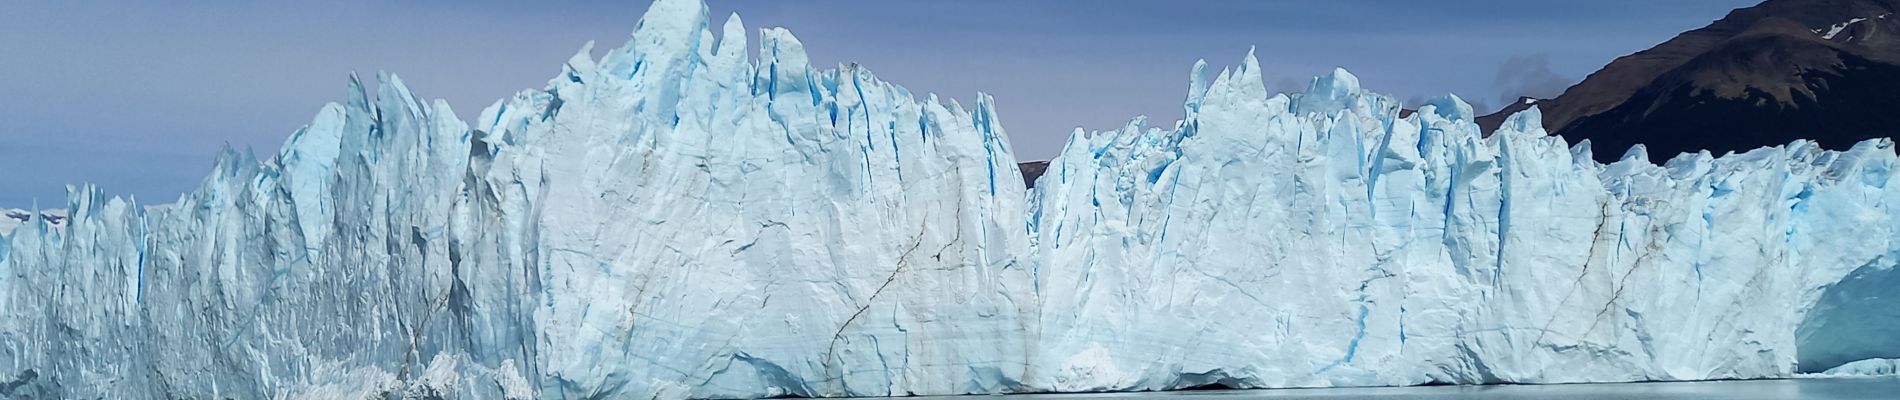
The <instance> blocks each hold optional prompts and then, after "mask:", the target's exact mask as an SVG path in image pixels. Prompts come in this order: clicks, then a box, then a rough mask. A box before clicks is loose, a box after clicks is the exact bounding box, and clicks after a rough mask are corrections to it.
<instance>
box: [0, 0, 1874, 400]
mask: <svg viewBox="0 0 1900 400" xmlns="http://www.w3.org/2000/svg"><path fill="white" fill-rule="evenodd" d="M718 32H719V34H718V35H715V34H714V27H713V26H712V25H711V20H710V19H709V18H708V15H707V10H706V7H705V6H704V5H703V4H701V3H700V2H699V1H698V0H661V1H657V2H655V4H654V5H653V6H652V8H651V9H650V10H649V11H648V12H647V14H646V15H645V16H644V17H643V18H642V19H641V21H640V24H639V26H638V28H637V29H636V30H635V32H634V34H633V36H632V38H631V39H630V40H629V41H628V43H627V44H626V45H625V46H624V47H621V48H619V49H615V50H610V51H607V52H606V54H605V55H604V56H602V57H600V58H598V59H596V58H595V57H593V56H592V54H593V50H592V45H591V44H589V45H588V46H586V47H583V48H582V49H581V50H580V51H579V52H578V53H577V54H576V55H575V56H574V57H573V58H571V59H569V60H567V62H566V63H565V64H563V65H562V66H561V70H560V72H559V74H557V76H555V77H554V78H553V79H551V80H550V81H549V83H548V85H547V87H546V88H544V89H539V90H528V91H523V92H520V93H518V94H516V95H515V96H514V97H512V98H509V99H505V100H502V101H499V102H497V103H495V104H494V105H492V106H489V107H488V108H487V109H486V110H484V111H483V112H481V113H480V114H479V115H477V116H476V117H475V118H474V119H473V120H472V121H465V120H463V119H461V118H459V117H457V116H456V114H455V113H454V111H453V110H451V109H450V107H449V106H448V105H447V104H446V103H445V102H442V101H440V100H436V101H425V100H422V99H420V98H418V97H417V96H416V95H414V94H412V93H411V92H410V91H409V90H408V89H407V88H406V87H404V85H403V84H402V82H401V79H399V78H397V77H395V76H393V75H384V76H381V77H379V81H380V82H381V84H380V85H378V86H376V87H375V88H374V89H373V90H372V89H371V88H369V86H368V85H365V84H363V83H362V82H361V80H359V79H354V78H353V79H352V81H351V84H350V86H349V91H348V100H347V101H346V102H343V103H340V104H330V105H327V106H325V107H323V108H322V109H321V110H320V111H319V112H318V113H317V116H316V117H315V119H314V120H313V121H311V123H310V124H309V125H307V126H305V127H303V128H301V129H299V130H297V131H296V132H295V133H294V134H293V135H292V136H291V137H290V139H289V140H288V141H287V142H286V143H285V145H284V147H283V148H282V150H280V151H279V152H278V153H276V154H274V155H269V156H268V157H264V158H261V159H260V158H259V157H258V156H256V155H252V154H248V153H239V152H235V151H229V150H227V151H225V152H223V153H221V154H220V155H219V156H218V158H217V162H216V165H215V167H214V170H213V171H212V173H211V174H210V175H209V176H207V177H206V178H205V180H204V182H203V184H202V186H201V187H199V188H198V189H196V190H195V191H192V192H190V193H187V194H185V195H183V196H181V197H180V198H178V199H177V200H176V201H174V202H170V203H164V204H156V205H141V204H139V202H138V201H136V200H134V199H129V198H116V197H108V196H106V195H104V192H103V191H102V190H100V189H98V188H95V187H92V186H79V187H75V188H73V189H72V190H70V192H71V194H70V195H69V198H68V200H67V202H66V204H65V207H64V211H63V214H54V213H36V212H20V213H17V214H21V215H25V217H24V219H25V220H24V221H23V223H22V224H19V226H18V227H15V228H12V230H11V232H3V233H0V271H6V273H5V274H4V275H0V310H4V311H0V313H5V314H6V316H7V317H6V318H4V319H0V396H5V397H9V398H154V399H156V398H260V399H261V398H280V399H292V398H325V399H327V398H388V397H403V398H475V399H504V398H746V397H768V396H803V397H832V396H885V395H939V394H970V393H1022V392H1077V391H1134V390H1168V389H1182V388H1193V387H1205V386H1224V387H1234V388H1280V387H1324V386H1378V385H1418V384H1486V383H1567V382H1626V381H1650V380H1703V379H1749V378H1781V377H1794V376H1797V375H1801V376H1806V374H1812V373H1820V374H1821V375H1826V374H1829V373H1833V374H1851V373H1878V372H1882V371H1889V370H1891V368H1890V366H1891V361H1890V360H1887V359H1892V358H1896V357H1900V343H1896V342H1894V341H1893V340H1892V339H1891V338H1892V337H1894V334H1895V333H1900V311H1896V310H1900V299H1896V298H1895V296H1894V295H1893V291H1894V289H1893V288H1895V287H1896V286H1895V285H1896V284H1900V274H1896V273H1895V272H1894V266H1895V265H1896V263H1900V258H1896V257H1897V256H1900V230H1897V229H1896V227H1900V211H1896V210H1895V209H1894V206H1895V205H1896V201H1900V190H1889V189H1888V187H1889V184H1890V183H1892V182H1893V181H1894V179H1895V177H1894V174H1893V170H1894V167H1895V165H1896V163H1897V162H1900V158H1897V157H1896V156H1895V151H1894V146H1893V143H1892V142H1890V141H1886V140H1874V141H1868V142H1863V143H1860V144H1859V145H1857V146H1855V147H1853V148H1852V149H1847V150H1844V151H1830V150H1825V149H1821V148H1819V147H1818V146H1816V145H1815V144H1813V143H1810V142H1796V143H1792V144H1789V145H1785V146H1779V147H1771V148H1763V149H1758V150H1754V151H1750V152H1746V153H1741V154H1728V155H1723V156H1721V157H1716V156H1713V155H1710V154H1707V153H1699V154H1685V155H1682V156H1680V157H1676V158H1674V159H1671V160H1667V161H1665V162H1663V163H1661V164H1660V165H1659V164H1656V163H1654V162H1652V161H1651V160H1648V159H1646V158H1645V154H1646V153H1645V152H1644V151H1643V150H1642V149H1640V148H1637V149H1632V150H1631V151H1630V152H1629V153H1628V155H1627V156H1625V157H1623V158H1622V160H1621V161H1618V162H1615V163H1611V164H1607V165H1605V164H1599V163H1597V162H1595V161H1593V160H1592V158H1591V157H1590V154H1588V151H1589V150H1588V149H1589V148H1590V147H1589V146H1588V144H1583V145H1578V146H1567V145H1566V144H1565V142H1564V141H1563V140H1562V139H1560V138H1557V137H1552V136H1549V135H1548V134H1547V133H1546V132H1545V131H1544V130H1543V128H1542V127H1541V126H1539V121H1541V120H1542V118H1541V117H1540V116H1539V115H1538V114H1537V111H1536V109H1535V108H1531V109H1530V110H1528V111H1525V112H1523V113H1520V114H1518V115H1516V116H1513V117H1511V118H1510V120H1509V121H1507V122H1506V123H1505V124H1504V126H1503V127H1502V128H1500V129H1499V130H1498V131H1497V132H1496V133H1495V134H1493V135H1490V136H1486V135H1483V134H1481V133H1480V132H1479V130H1478V128H1477V126H1476V125H1475V124H1474V122H1473V117H1474V113H1473V110H1472V109H1471V107H1470V106H1469V105H1468V104H1466V103H1465V102H1464V101H1462V100H1460V99H1459V98H1457V97H1455V96H1445V97H1440V98H1435V99H1432V100H1429V101H1428V102H1426V104H1422V105H1415V106H1416V107H1418V108H1417V110H1416V112H1415V113H1409V115H1405V116H1403V117H1402V116H1401V114H1407V113H1404V112H1402V110H1401V107H1402V106H1406V105H1402V104H1400V103H1399V102H1398V101H1396V99H1394V98H1392V97H1388V96H1383V95H1379V94H1376V93H1373V92H1370V91H1367V90H1364V89H1362V88H1361V87H1360V86H1359V83H1358V79H1357V78H1356V77H1354V76H1353V75H1351V74H1350V73H1347V72H1345V71H1344V70H1337V71H1334V72H1332V73H1330V74H1327V75H1324V76H1321V77H1318V78H1316V79H1314V80H1313V81H1312V84H1311V85H1310V86H1309V88H1308V89H1307V90H1306V91H1304V92H1301V93H1294V94H1271V93H1269V92H1268V91H1267V90H1266V89H1265V85H1264V84H1263V82H1262V78H1261V76H1262V74H1261V71H1260V67H1259V65H1258V62H1257V61H1256V58H1255V56H1254V55H1253V54H1251V53H1250V54H1248V55H1247V56H1246V57H1245V58H1244V59H1243V60H1242V61H1241V63H1240V64H1239V65H1237V66H1235V67H1232V68H1229V69H1225V70H1222V71H1220V72H1218V73H1215V74H1212V75H1213V77H1212V78H1211V79H1210V78H1209V75H1210V73H1209V66H1208V65H1207V64H1206V63H1205V62H1202V63H1198V64H1196V65H1195V66H1194V67H1193V68H1192V69H1191V70H1190V74H1189V79H1188V80H1187V83H1188V94H1187V96H1186V99H1185V101H1184V102H1183V117H1182V118H1181V119H1180V120H1178V121H1176V122H1174V123H1173V124H1171V125H1169V126H1161V127H1149V126H1147V121H1146V119H1145V118H1137V119H1135V120H1134V121H1132V122H1131V123H1130V124H1129V125H1128V126H1126V127H1124V128H1121V129H1118V130H1113V131H1105V132H1084V131H1082V130H1079V129H1078V130H1077V131H1076V132H1074V133H1072V134H1071V137H1070V140H1069V143H1068V145H1067V146H1066V147H1065V148H1064V150H1063V151H1062V153H1061V154H1060V155H1059V156H1058V157H1057V158H1056V159H1054V160H1052V161H1051V162H1050V165H1049V167H1048V170H1047V172H1046V173H1045V174H1043V175H1042V176H1041V177H1040V178H1039V180H1038V181H1036V184H1035V185H1034V189H1025V185H1024V182H1023V181H1022V179H1020V178H1019V176H1020V175H1019V174H1020V172H1019V171H1018V170H1017V164H1016V160H1015V156H1014V153H1013V151H1012V150H1011V148H1010V146H1009V140H1008V138H1009V136H1008V134H1007V133H1006V132H1005V130H1004V129H1003V127H1002V124H1001V123H1000V120H1001V117H1000V114H999V112H998V110H997V107H996V105H995V101H994V100H992V99H991V98H990V97H988V96H986V95H981V94H979V95H978V96H977V97H976V99H975V101H974V103H973V104H970V105H968V106H965V105H963V104H960V103H959V102H957V101H955V100H950V99H940V98H938V97H936V96H935V95H924V96H922V97H921V98H919V96H918V95H916V94H914V93H911V92H910V91H909V90H907V89H904V88H903V87H901V86H897V85H894V84H891V83H887V82H884V81H882V80H879V79H877V78H876V77H875V76H874V75H873V74H872V73H871V72H870V71H869V70H867V69H865V68H863V67H860V66H857V65H844V66H839V67H838V68H835V69H823V70H820V69H816V68H814V67H813V66H812V65H811V64H810V61H809V59H808V57H806V55H805V51H804V45H803V44H802V43H800V42H799V41H798V40H797V39H796V38H795V37H794V36H792V35H791V33H790V32H789V31H786V30H784V29H779V28H771V29H763V30H759V31H757V33H756V34H757V36H750V35H748V32H747V31H746V29H745V28H744V25H743V23H742V22H741V21H740V19H739V18H738V16H737V15H733V16H731V17H730V18H728V19H727V20H726V21H725V22H724V24H723V25H721V26H719V27H718ZM749 37H752V38H756V39H755V40H756V41H757V42H756V46H757V47H756V56H755V55H754V54H753V53H752V52H753V51H754V49H753V48H752V47H749V46H751V44H749V43H748V39H749ZM754 57H756V59H754ZM50 215H62V216H64V217H65V218H64V219H63V223H61V224H54V223H52V221H49V218H48V216H50ZM596 308H598V309H599V310H595V309H596ZM1863 370H1865V371H1873V372H1860V371H1863Z"/></svg>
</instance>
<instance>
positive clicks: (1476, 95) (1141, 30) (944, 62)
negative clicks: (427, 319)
mask: <svg viewBox="0 0 1900 400" xmlns="http://www.w3.org/2000/svg"><path fill="white" fill-rule="evenodd" d="M709 3H710V6H711V8H712V9H711V15H710V18H711V19H712V20H713V23H714V24H715V26H716V25H717V24H718V23H720V22H723V21H724V19H725V17H726V15H728V14H731V13H734V12H737V13H739V14H741V15H742V16H743V18H744V20H745V22H746V25H747V28H748V29H752V30H754V31H756V29H758V28H762V27H774V26H785V27H788V28H790V29H791V30H792V31H793V32H794V33H795V34H797V35H798V36H799V38H800V39H801V41H803V42H804V43H805V44H806V46H807V49H808V51H809V53H810V55H811V58H812V61H813V64H814V66H818V67H830V66H834V65H838V64H845V63H852V62H856V63H860V64H862V65H865V66H866V67H868V68H870V69H871V70H872V71H875V72H876V73H877V74H878V75H879V77H880V78H883V79H885V80H888V81H891V82H893V83H897V84H900V85H904V86H906V87H908V88H910V89H911V90H912V91H914V92H917V93H920V95H921V93H925V92H934V93H938V94H940V95H941V96H944V97H947V98H952V99H957V100H959V101H961V102H963V103H966V104H968V103H970V102H971V101H972V99H973V97H974V94H975V93H977V92H978V91H982V92H986V93H990V94H992V95H994V96H995V98H996V100H997V104H998V109H999V113H1000V114H1001V118H1000V120H1001V121H1002V123H1003V125H1004V126H1005V127H1006V128H1007V130H1008V132H1009V134H1010V136H1011V139H1012V141H1013V142H1014V144H1015V148H1016V151H1017V156H1018V158H1020V159H1023V160H1033V159H1046V158H1048V157H1051V156H1053V155H1054V154H1055V153H1056V151H1057V150H1058V149H1059V148H1060V147H1061V145H1062V142H1063V140H1064V139H1066V138H1067V136H1068V133H1069V132H1070V131H1071V130H1073V129H1074V128H1076V127H1078V126H1080V127H1083V128H1085V129H1088V130H1107V129H1115V128H1119V127H1121V126H1122V125H1124V124H1126V122H1127V121H1128V120H1129V119H1131V118H1133V117H1135V116H1137V115H1147V116H1149V117H1151V119H1152V120H1154V121H1172V120H1174V119H1177V118H1179V117H1180V116H1181V110H1180V101H1181V98H1182V96H1183V95H1185V93H1186V90H1187V88H1186V81H1187V78H1186V76H1187V71H1188V68H1189V67H1190V66H1191V65H1192V64H1193V63H1194V61H1195V60H1197V59H1206V60H1208V61H1209V63H1210V64H1211V65H1212V66H1213V69H1215V70H1219V69H1220V68H1222V67H1226V66H1232V65H1234V64H1236V63H1237V62H1238V61H1239V60H1240V58H1241V57H1242V56H1243V55H1244V54H1246V52H1247V51H1248V49H1249V48H1250V47H1251V48H1256V50H1255V51H1256V53H1257V54H1258V56H1259V58H1260V62H1261V66H1262V69H1263V70H1264V71H1265V74H1266V82H1267V85H1268V86H1269V87H1268V89H1270V90H1274V91H1285V90H1291V89H1296V88H1302V87H1304V86H1305V84H1306V82H1307V81H1308V80H1309V79H1310V78H1311V77H1312V76H1315V75H1318V74H1321V73H1324V72H1326V71H1328V70H1330V69H1331V68H1333V67H1335V66H1338V67H1344V68H1347V69H1348V70H1351V71H1353V72H1354V73H1355V74H1357V75H1358V76H1359V77H1360V78H1361V80H1362V82H1363V83H1364V86H1365V87H1366V88H1368V89H1371V90H1374V91H1377V92H1381V93H1386V94H1391V95H1393V96H1396V97H1398V98H1400V99H1421V98H1424V97H1428V96H1435V95H1440V94H1444V93H1448V92H1450V93H1458V94H1459V95H1461V96H1463V97H1465V98H1467V99H1470V100H1471V101H1472V102H1473V103H1474V105H1477V106H1481V108H1484V109H1486V110H1490V109H1496V108H1497V107H1499V106H1502V105H1503V104H1504V103H1505V102H1507V101H1508V99H1511V98H1515V97H1516V96H1519V95H1529V96H1536V97H1548V96H1553V95H1555V94H1556V93H1558V92H1561V90H1562V89H1563V88H1564V87H1566V86H1568V85H1569V84H1572V83H1575V82H1576V81H1577V80H1579V79H1581V78H1583V77H1584V76H1585V75H1586V74H1588V73H1589V72H1591V71H1594V70H1595V69H1597V68H1599V67H1601V66H1602V65H1603V64H1605V63H1608V62H1609V61H1611V60H1612V59H1614V58H1615V57H1618V56H1621V55H1625V54H1629V53H1632V52H1635V51H1638V50H1641V49H1644V48H1647V47H1649V46H1652V45H1654V44H1656V43H1659V42H1662V41H1663V40H1667V39H1668V38H1670V37H1672V36H1674V35H1675V34H1676V33H1678V32H1681V31H1685V30H1689V29H1693V28H1697V27H1700V26H1702V25H1705V24H1707V23H1708V22H1710V21H1713V20H1715V19H1717V18H1720V17H1721V16H1722V15H1724V14H1726V13H1727V12H1728V10H1729V9H1732V8H1735V7H1742V6H1746V5H1750V4H1753V3H1754V2H1753V1H1733V0H1723V1H1710V2H1644V1H1634V0H1618V1H1610V2H1596V3H1588V4H1516V3H1514V4H1487V3H1482V2H1452V3H1449V4H1446V3H1433V4H1410V3H1407V4H1383V3H1379V2H1374V1H1369V0H1363V1H1343V2H1332V3H1325V4H1304V3H1282V2H1271V3H1253V2H1227V1H1214V2H1196V3H1190V4H1158V3H1149V2H1135V1H1109V2H1097V3H1089V4H1088V6H1087V7H1076V4H1075V3H1067V2H1061V3H1058V2H1003V1H977V2H960V3H924V2H898V3H882V2H864V1H814V2H798V3H785V2H756V1H741V2H724V1H711V2H709ZM646 5H647V2H644V1H635V2H625V3H621V2H603V1H565V2H555V3H551V4H545V5H542V4H537V5H526V4H516V3H506V2H485V1H483V2H469V3H461V2H445V1H435V0H429V1H417V2H403V3H395V2H377V1H366V0H365V1H342V2H332V3H326V4H301V3H300V4H251V3H216V4H211V3H192V4H183V5H171V6H162V5H153V4H146V3H137V2H125V1H103V2H86V3H82V4H75V3H63V2H62V3H23V4H14V5H10V8H11V9H12V12H10V13H8V14H7V15H0V54H7V55H8V57H7V62H5V63H0V75H4V76H7V77H8V78H6V79H4V80H0V92H4V93H8V94H11V96H5V97H4V100H0V108H4V109H7V110H10V111H11V112H10V113H8V116H7V117H6V118H0V141H4V143H0V171H6V172H9V173H8V174H7V176H8V179H7V181H6V183H5V184H3V185H0V208H7V207H28V206H31V205H32V203H33V202H34V201H35V200H37V201H38V203H39V205H40V207H42V208H54V207H60V206H61V205H62V204H64V201H65V189H64V186H65V185H67V184H74V185H77V184H80V183H82V182H93V183H95V184H97V185H99V186H100V187H101V188H102V189H103V190H104V191H106V192H107V193H108V194H112V195H136V196H137V197H139V198H140V201H141V202H142V203H147V204H151V203H161V202H168V201H171V200H172V199H174V198H176V197H177V196H178V195H179V194H180V193H183V192H185V191H187V190H190V189H192V188H195V187H196V186H197V185H198V182H200V181H201V180H202V178H203V177H204V176H205V175H206V174H208V173H209V172H210V167H211V164H212V162H213V157H214V155H215V154H216V152H217V151H218V150H219V149H221V148H223V147H224V146H226V145H227V144H228V145H229V146H231V147H234V148H237V149H240V150H242V149H246V148H249V149H252V150H254V151H255V152H257V153H259V154H260V157H268V155H269V154H273V153H275V152H276V149H277V147H278V146H280V145H281V144H282V143H283V141H284V139H286V138H287V137H288V136H289V134H290V133H291V132H292V131H294V130H296V129H297V128H298V127H300V126H302V125H304V124H306V123H308V122H309V121H310V118H311V117H313V116H314V115H315V113H316V111H317V109H318V108H319V107H321V106H322V105H323V104H324V103H326V102H340V101H342V100H343V99H344V98H345V97H344V94H345V84H346V82H347V79H348V76H349V74H350V73H351V72H352V71H355V72H357V73H359V74H361V75H362V76H363V77H364V79H365V80H366V81H373V80H374V77H375V75H376V73H377V72H379V71H387V72H391V73H395V74H398V75H400V76H401V77H402V78H403V80H404V82H405V83H407V84H408V85H409V87H410V88H412V89H413V90H414V91H415V93H417V94H418V95H419V96H421V97H426V98H443V99H446V100H448V102H449V103H450V104H451V105H452V106H453V107H454V109H455V113H456V115H457V116H458V117H461V118H463V119H464V120H467V119H470V118H472V117H473V116H474V115H475V114H476V113H478V112H480V110H481V109H482V108H484V107H487V106H488V105H489V104H490V103H492V102H494V101H495V100H496V99H500V98H504V97H507V96H509V95H512V94H513V93H515V92H517V91H520V90H524V89H533V88H540V87H542V86H543V85H544V83H545V82H546V81H547V80H548V79H549V78H551V77H554V76H555V75H556V73H557V72H558V71H559V69H560V63H561V62H562V61H563V60H566V59H567V57H568V56H570V55H572V54H573V53H574V52H575V51H576V50H577V49H579V48H580V46H581V44H582V43H584V42H586V41H589V40H593V41H596V42H597V45H596V49H597V51H604V50H606V49H611V48H615V47H619V46H620V45H621V44H622V43H624V41H625V40H626V37H627V35H628V34H629V33H630V32H632V31H633V27H634V24H635V22H636V21H637V20H638V19H639V16H640V14H641V13H643V12H644V11H645V8H646ZM451 6H453V7H451ZM919 16H922V17H919ZM1408 103H1415V101H1408ZM1152 125H1165V124H1162V123H1155V124H1152Z"/></svg>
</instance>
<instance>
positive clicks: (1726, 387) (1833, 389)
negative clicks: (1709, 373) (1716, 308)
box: [946, 378, 1900, 400]
mask: <svg viewBox="0 0 1900 400" xmlns="http://www.w3.org/2000/svg"><path fill="white" fill-rule="evenodd" d="M946 398H950V399H969V400H1004V399H1007V400H1019V399H1148V398H1165V399H1173V400H1197V399H1207V400H1233V399H1423V400H1437V399H1488V400H1530V399H1539V400H1542V399H1566V400H1568V399H1576V400H1582V399H1590V400H1634V399H1679V400H1688V399H1741V400H1753V399H1761V400H1768V399H1803V400H1808V399H1825V400H1847V399H1855V400H1858V399H1900V379H1896V378H1851V379H1788V380H1763V381H1720V382H1656V383H1602V384H1576V385H1494V386H1427V387H1399V388H1338V389H1275V390H1205V391H1187V392H1160V393H1107V394H1035V395H1011V396H952V397H946Z"/></svg>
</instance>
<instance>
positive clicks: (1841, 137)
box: [1479, 0, 1900, 161]
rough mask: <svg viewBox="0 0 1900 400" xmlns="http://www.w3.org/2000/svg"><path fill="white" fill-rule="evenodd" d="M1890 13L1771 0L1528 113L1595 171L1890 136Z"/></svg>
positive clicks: (1894, 51) (1886, 2)
mask: <svg viewBox="0 0 1900 400" xmlns="http://www.w3.org/2000/svg"><path fill="white" fill-rule="evenodd" d="M1896 10H1900V0H1769V1H1767V2H1763V3H1761V4H1759V5H1756V6H1753V7H1747V8H1741V9H1737V10H1735V11H1732V12H1730V13H1729V14H1728V15H1727V16H1725V17H1723V18H1722V19H1720V20H1717V21H1715V22H1714V23H1712V24H1709V26H1706V27H1703V28H1700V29H1695V30H1691V31H1688V32H1684V33H1683V34H1681V35H1678V36H1676V37H1675V38H1672V39H1669V40H1668V41H1665V42H1663V43H1662V44H1660V45H1657V46H1656V47H1652V48H1650V49H1647V50H1643V51H1639V52H1636V53H1635V54H1630V55H1627V56H1623V57H1620V58H1617V59H1616V60H1615V61H1613V62H1611V63H1610V64H1609V65H1606V66H1604V67H1603V69H1601V70H1598V71H1597V72H1595V73H1592V74H1590V76H1589V77H1587V78H1585V79H1584V80H1583V81H1582V82H1579V83H1577V84H1576V85H1575V86H1571V87H1570V88H1569V89H1568V90H1565V91H1564V93H1563V94H1562V95H1560V96H1558V97H1557V98H1555V99H1550V100H1542V101H1538V102H1537V106H1538V107H1539V108H1540V109H1541V110H1543V112H1544V124H1545V126H1546V127H1551V128H1554V129H1552V132H1553V133H1555V134H1558V135H1562V136H1563V137H1564V138H1565V139H1566V140H1569V141H1570V142H1572V143H1575V142H1578V141H1581V140H1583V139H1590V141H1591V143H1592V147H1593V149H1592V150H1593V153H1594V154H1596V155H1597V157H1598V158H1599V159H1600V160H1602V161H1610V160H1612V159H1614V158H1617V157H1619V156H1621V155H1622V154H1623V153H1624V151H1625V150H1626V149H1628V148H1629V146H1630V145H1633V144H1637V143H1642V144H1644V145H1645V146H1646V147H1648V149H1649V153H1650V154H1649V155H1650V158H1651V159H1653V160H1662V159H1667V158H1669V157H1674V156H1675V155H1676V154H1678V153H1684V152H1694V151H1697V150H1709V151H1711V152H1712V153H1715V154H1717V155H1720V154H1723V153H1726V152H1729V151H1745V150H1749V149H1754V148H1758V147H1762V146H1773V145H1780V144H1786V143H1788V142H1790V141H1793V140H1795V139H1810V140H1814V141H1816V142H1819V143H1820V144H1821V145H1822V146H1823V147H1827V148H1834V149H1840V148H1845V147H1847V146H1850V145H1852V144H1853V143H1855V142H1858V141H1860V140H1864V139H1869V138H1875V137H1896V136H1900V112H1895V111H1900V56H1897V55H1900V16H1894V15H1893V14H1894V12H1895V11H1896ZM1522 103H1523V102H1519V103H1518V104H1522ZM1514 106H1516V105H1514ZM1516 111H1518V110H1512V109H1510V108H1506V109H1505V110H1502V111H1500V112H1499V113H1496V114H1493V115H1488V116H1485V117H1481V118H1479V119H1480V121H1481V122H1482V121H1484V120H1486V119H1491V120H1496V121H1502V119H1503V117H1504V116H1506V115H1509V114H1510V113H1514V112H1516ZM1481 125H1483V124H1481ZM1495 126H1496V124H1495V123H1493V124H1491V125H1489V126H1486V127H1487V129H1488V128H1494V127H1495Z"/></svg>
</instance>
